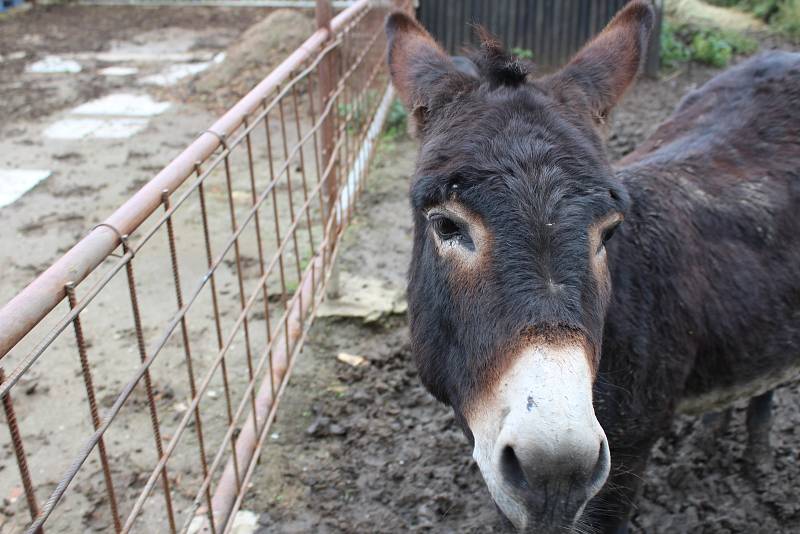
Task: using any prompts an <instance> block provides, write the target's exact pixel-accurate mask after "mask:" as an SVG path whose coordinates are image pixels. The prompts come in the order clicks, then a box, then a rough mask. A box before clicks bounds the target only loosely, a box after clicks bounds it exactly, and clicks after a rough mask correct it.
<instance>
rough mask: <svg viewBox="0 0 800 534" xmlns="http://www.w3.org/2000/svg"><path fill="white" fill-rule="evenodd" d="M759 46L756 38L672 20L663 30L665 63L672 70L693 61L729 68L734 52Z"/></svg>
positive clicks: (744, 52) (663, 57)
mask: <svg viewBox="0 0 800 534" xmlns="http://www.w3.org/2000/svg"><path fill="white" fill-rule="evenodd" d="M756 49H758V43H757V42H756V41H755V40H753V39H751V38H749V37H746V36H744V35H741V34H739V33H736V32H733V31H726V30H720V29H717V28H697V27H695V26H691V25H687V24H684V25H679V26H676V25H674V24H671V23H670V22H665V23H664V27H663V28H662V31H661V63H662V65H663V66H664V67H665V68H668V69H669V68H675V67H676V66H677V65H678V64H680V63H685V62H687V61H690V60H691V61H696V62H698V63H705V64H707V65H712V66H715V67H725V66H726V65H728V63H730V60H731V58H732V57H733V55H734V54H752V53H753V52H755V51H756Z"/></svg>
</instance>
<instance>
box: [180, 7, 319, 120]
mask: <svg viewBox="0 0 800 534" xmlns="http://www.w3.org/2000/svg"><path fill="white" fill-rule="evenodd" d="M310 13H311V12H307V11H303V10H291V9H279V10H277V11H273V12H272V13H270V14H269V15H268V16H267V17H266V18H264V19H263V20H262V21H260V22H258V23H256V24H254V25H253V26H251V27H250V28H248V30H247V31H246V32H244V33H243V34H242V36H241V37H240V38H239V39H237V40H236V42H235V43H234V44H233V45H231V46H230V47H229V48H228V50H227V51H226V52H225V59H224V61H222V62H221V63H218V64H215V65H213V66H212V67H211V68H209V69H208V70H207V71H205V72H203V73H202V74H201V75H200V76H198V77H197V78H195V79H194V80H192V81H190V82H189V83H188V84H187V87H186V88H185V91H186V93H185V94H184V95H183V96H184V97H185V98H187V99H189V100H193V101H198V102H201V103H203V104H205V105H206V106H208V107H210V108H211V109H214V110H225V109H227V108H229V107H230V106H232V105H233V104H235V103H236V102H237V101H238V100H239V99H240V98H241V97H243V96H244V95H246V94H247V93H248V92H249V91H250V90H251V89H252V88H253V87H255V86H256V84H258V82H260V81H261V80H262V79H263V78H264V77H265V76H266V75H267V74H269V73H270V71H272V70H273V69H274V68H275V67H277V66H278V65H279V64H280V63H281V61H283V60H284V59H286V57H287V56H288V55H289V54H290V53H291V52H292V51H293V50H294V49H295V48H297V47H298V46H300V45H301V44H302V43H303V41H305V40H306V39H308V37H309V36H310V35H311V34H312V33H313V32H314V30H315V25H314V20H313V18H311V16H310Z"/></svg>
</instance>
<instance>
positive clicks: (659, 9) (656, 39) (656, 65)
mask: <svg viewBox="0 0 800 534" xmlns="http://www.w3.org/2000/svg"><path fill="white" fill-rule="evenodd" d="M653 8H654V9H655V11H656V20H655V24H654V25H653V31H652V32H651V33H650V42H649V43H648V46H647V59H646V60H645V64H644V73H645V76H647V77H649V78H658V72H659V70H660V69H661V25H662V24H663V19H664V1H663V0H654V2H653Z"/></svg>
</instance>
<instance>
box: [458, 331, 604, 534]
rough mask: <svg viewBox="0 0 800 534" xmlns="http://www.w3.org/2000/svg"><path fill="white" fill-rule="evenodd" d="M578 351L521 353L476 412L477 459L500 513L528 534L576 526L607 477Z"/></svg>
mask: <svg viewBox="0 0 800 534" xmlns="http://www.w3.org/2000/svg"><path fill="white" fill-rule="evenodd" d="M592 381H593V376H592V371H591V366H590V364H589V355H588V354H587V351H586V349H585V348H584V347H583V346H581V344H572V343H570V344H566V345H563V346H561V345H542V346H531V347H528V348H526V349H524V350H523V351H522V352H521V353H520V354H519V355H517V356H516V358H515V359H514V363H513V364H512V365H511V366H510V367H509V368H508V369H507V370H506V371H505V372H503V373H502V375H501V376H500V377H499V378H498V380H497V381H496V383H495V384H494V385H493V386H491V387H488V388H487V391H486V392H485V393H484V394H483V395H482V396H481V398H480V399H477V400H476V402H475V403H473V405H472V407H471V408H472V409H471V410H470V411H469V412H468V413H467V422H468V424H469V427H470V430H471V432H472V435H473V437H474V442H475V448H474V450H473V457H474V458H475V461H476V462H477V463H478V467H479V468H480V470H481V473H482V474H483V477H484V479H485V481H486V484H487V486H488V488H489V491H490V493H491V494H492V497H493V498H494V500H495V502H496V503H497V505H498V506H499V508H500V510H501V511H502V512H503V514H504V515H505V516H506V518H508V520H509V521H511V523H513V525H514V526H515V527H516V528H518V529H519V530H522V531H526V532H543V533H544V532H550V531H551V530H552V531H559V532H561V531H563V528H564V527H566V526H570V525H572V524H574V522H575V521H576V520H577V518H578V517H579V516H580V514H581V513H582V511H583V509H584V506H585V505H586V503H587V502H588V500H589V499H591V498H592V497H594V496H595V495H596V494H597V492H598V491H600V488H601V487H602V486H603V484H604V483H605V481H606V479H607V478H608V473H609V469H610V465H611V462H610V460H611V457H610V453H609V449H608V441H607V439H606V435H605V432H603V429H602V427H601V426H600V423H599V422H598V421H597V418H596V417H595V413H594V408H593V406H592Z"/></svg>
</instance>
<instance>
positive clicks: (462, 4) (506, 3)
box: [417, 0, 663, 75]
mask: <svg viewBox="0 0 800 534" xmlns="http://www.w3.org/2000/svg"><path fill="white" fill-rule="evenodd" d="M628 1H629V0H459V1H453V0H420V2H419V7H418V9H417V17H418V18H419V20H420V22H422V24H423V25H424V26H425V27H426V28H427V29H428V30H429V31H430V32H431V34H432V35H433V36H434V37H436V38H437V39H438V40H439V42H441V43H442V44H443V45H444V46H445V48H446V49H447V51H448V52H450V53H451V54H460V53H461V51H462V49H463V47H465V46H467V47H475V46H477V45H479V44H480V43H479V42H478V38H477V36H476V34H475V31H474V26H475V25H482V26H484V27H485V28H486V29H488V30H489V31H490V32H491V33H493V34H494V35H496V36H498V37H499V38H500V39H501V41H502V42H503V43H504V44H505V45H506V46H507V47H508V48H509V49H518V50H525V51H527V52H530V53H532V58H533V60H534V62H535V63H536V64H537V65H540V66H542V67H545V68H552V67H558V66H560V65H562V64H564V63H565V62H566V61H567V60H568V59H569V58H570V57H571V56H572V55H573V54H574V53H575V52H577V51H578V50H579V49H580V48H581V46H583V44H584V43H586V42H587V41H588V40H589V39H591V38H592V37H593V36H594V35H596V34H597V33H599V32H600V30H602V29H603V27H604V26H605V25H606V24H608V22H609V21H610V20H611V18H612V17H613V16H614V15H615V14H616V13H617V11H619V10H620V9H622V7H623V6H624V5H625V4H627V3H628ZM654 5H655V7H656V11H657V13H658V15H659V19H658V20H659V21H660V20H661V11H662V10H663V0H656V1H655V2H654ZM659 26H660V24H659ZM653 33H654V35H653V38H652V39H651V41H650V45H649V47H650V52H649V53H648V59H647V64H646V66H645V70H646V72H647V73H648V74H651V75H655V73H657V71H658V52H659V49H660V37H659V36H660V31H656V32H653Z"/></svg>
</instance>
